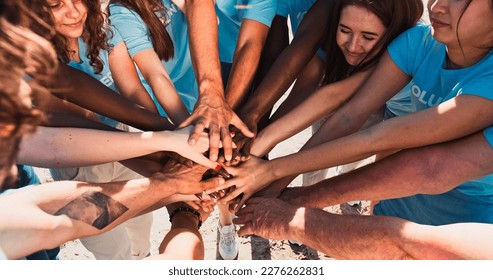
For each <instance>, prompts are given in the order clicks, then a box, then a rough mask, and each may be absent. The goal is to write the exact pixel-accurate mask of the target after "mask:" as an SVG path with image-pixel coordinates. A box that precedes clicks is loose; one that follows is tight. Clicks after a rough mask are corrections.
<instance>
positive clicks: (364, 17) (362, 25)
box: [336, 5, 386, 66]
mask: <svg viewBox="0 0 493 280" xmlns="http://www.w3.org/2000/svg"><path fill="white" fill-rule="evenodd" d="M385 30H386V28H385V26H384V25H383V23H382V21H381V20H380V19H379V18H378V17H377V16H376V15H375V14H373V13H372V12H370V11H369V10H367V9H366V8H363V7H360V6H356V5H349V6H346V7H344V8H343V9H342V11H341V18H340V20H339V27H338V29H337V37H336V40H337V45H338V46H339V48H340V49H341V51H342V53H343V54H344V57H345V58H346V61H347V63H348V64H350V65H353V66H356V65H359V64H361V63H362V62H364V61H366V60H368V59H371V57H367V55H368V53H369V52H370V51H371V50H372V49H373V47H374V46H375V45H376V44H377V42H378V40H380V38H381V37H382V35H383V34H384V32H385Z"/></svg>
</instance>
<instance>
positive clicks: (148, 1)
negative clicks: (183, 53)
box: [110, 0, 175, 61]
mask: <svg viewBox="0 0 493 280" xmlns="http://www.w3.org/2000/svg"><path fill="white" fill-rule="evenodd" d="M110 3H119V4H121V5H122V6H124V7H127V8H129V9H131V10H134V11H135V12H136V13H137V14H139V16H140V17H141V18H142V20H143V21H144V23H145V24H146V25H147V28H149V32H150V33H151V34H150V35H151V39H152V45H153V47H154V51H155V52H156V53H157V55H158V56H159V59H161V60H165V61H167V60H169V59H171V58H173V56H174V55H175V49H174V46H173V40H171V36H170V35H169V33H168V31H167V30H166V25H167V23H166V22H167V21H166V18H167V11H166V8H165V7H164V6H163V4H162V2H161V1H160V0H111V1H110ZM156 13H159V14H160V16H161V17H162V21H161V19H160V18H159V17H158V16H157V15H156Z"/></svg>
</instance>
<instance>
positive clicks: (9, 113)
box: [0, 0, 58, 191]
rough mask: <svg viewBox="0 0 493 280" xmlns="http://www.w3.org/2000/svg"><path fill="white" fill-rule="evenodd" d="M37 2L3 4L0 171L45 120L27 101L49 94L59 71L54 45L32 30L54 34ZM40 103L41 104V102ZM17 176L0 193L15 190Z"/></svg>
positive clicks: (0, 8) (5, 0)
mask: <svg viewBox="0 0 493 280" xmlns="http://www.w3.org/2000/svg"><path fill="white" fill-rule="evenodd" d="M42 8H43V7H42V6H41V5H40V4H39V1H37V0H25V1H21V0H2V1H1V2H0V65H1V67H2V70H1V71H0V85H1V86H0V128H1V129H0V169H2V171H3V170H5V169H6V168H9V167H10V166H13V164H14V163H15V159H16V157H17V153H18V150H19V143H20V139H21V137H22V136H23V135H24V134H25V133H29V132H32V131H34V129H35V128H36V127H37V125H38V124H39V123H40V122H41V121H42V120H43V114H42V112H41V110H40V108H39V106H38V107H36V108H34V107H33V106H32V105H31V104H29V103H26V102H24V101H25V99H26V98H31V99H38V100H39V99H41V98H40V95H43V94H49V92H48V90H47V89H46V88H45V86H44V85H46V84H47V83H49V82H50V80H51V79H50V77H51V75H52V74H53V73H54V72H55V71H56V69H57V65H58V64H57V59H56V54H55V51H54V50H53V47H52V45H51V44H50V43H49V42H48V41H47V40H46V39H45V38H43V37H41V36H40V35H38V34H36V33H34V32H33V31H32V30H37V31H38V32H40V33H41V34H44V35H48V34H53V32H52V30H51V29H50V26H49V25H47V24H46V23H44V22H43V21H42V20H41V19H40V18H39V17H38V16H37V15H35V14H33V13H32V10H38V11H40V10H42ZM23 80H29V87H30V88H31V92H30V96H24V95H22V94H23V93H22V94H21V91H20V86H21V82H22V81H23ZM37 104H38V103H37ZM14 181H15V178H13V177H9V176H7V177H5V178H0V191H1V190H2V189H3V187H4V186H7V187H11V186H12V182H14Z"/></svg>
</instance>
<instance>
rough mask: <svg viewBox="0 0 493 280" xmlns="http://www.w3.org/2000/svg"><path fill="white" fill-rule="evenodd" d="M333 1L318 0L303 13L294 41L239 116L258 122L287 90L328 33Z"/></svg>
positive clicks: (279, 57) (281, 55) (271, 68)
mask: <svg viewBox="0 0 493 280" xmlns="http://www.w3.org/2000/svg"><path fill="white" fill-rule="evenodd" d="M333 6H334V2H333V1H317V2H316V3H315V4H314V5H313V6H312V8H310V10H309V11H308V12H307V14H306V15H305V16H304V19H303V21H302V22H301V24H300V27H299V28H298V31H297V33H296V34H295V36H294V38H293V41H292V42H291V44H290V45H289V46H287V47H286V48H285V49H284V50H283V52H282V53H281V54H280V55H279V56H278V58H277V59H276V61H275V62H274V64H273V65H272V66H271V67H270V68H269V72H268V73H267V74H266V75H265V77H264V78H263V79H262V83H260V85H259V86H258V87H257V88H256V90H255V92H254V94H253V96H252V97H251V98H250V99H249V101H248V103H247V104H246V105H245V106H243V108H242V110H241V113H240V115H242V116H248V115H250V116H251V117H252V118H253V119H254V120H255V121H257V122H258V120H260V118H261V117H262V116H264V115H265V114H267V113H268V111H269V110H270V109H271V108H272V107H273V106H274V104H275V103H276V102H277V100H279V98H280V97H281V96H282V95H283V94H284V93H285V92H286V91H287V90H288V89H289V87H290V86H291V84H292V83H293V82H294V81H295V79H296V78H297V76H298V74H299V73H300V72H301V71H302V70H303V68H304V67H305V66H306V65H307V64H308V62H309V61H310V59H312V58H313V56H314V55H315V54H316V52H317V50H318V49H319V48H320V47H321V46H322V45H323V43H324V42H325V40H326V36H327V34H328V24H327V21H320V19H321V18H326V17H327V16H328V14H330V10H331V9H332V8H333Z"/></svg>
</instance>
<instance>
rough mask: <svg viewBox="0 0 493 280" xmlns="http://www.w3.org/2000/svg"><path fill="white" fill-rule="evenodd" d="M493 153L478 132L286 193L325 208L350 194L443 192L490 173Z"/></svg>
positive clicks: (382, 195)
mask: <svg viewBox="0 0 493 280" xmlns="http://www.w3.org/2000/svg"><path fill="white" fill-rule="evenodd" d="M492 156H493V149H491V147H490V146H489V144H488V143H487V141H486V139H485V138H484V136H483V134H482V133H480V132H479V133H476V134H474V135H471V136H468V137H465V138H461V139H458V140H455V141H452V142H447V143H442V144H437V145H432V146H426V147H420V148H415V149H409V150H405V151H401V152H399V153H397V154H395V155H392V156H390V157H388V158H385V159H383V160H381V161H378V162H375V163H373V164H371V165H369V166H365V167H362V168H359V169H357V170H354V171H353V172H351V173H348V174H344V175H340V176H337V177H334V178H330V179H327V180H324V181H321V182H319V183H317V184H315V185H312V186H307V187H303V188H289V189H286V190H285V191H284V192H283V194H282V195H281V198H282V199H283V200H286V201H288V202H290V203H294V204H298V205H303V206H306V207H317V208H323V207H326V206H328V205H335V204H340V203H344V202H347V201H351V200H360V199H361V200H382V199H392V198H398V197H405V196H410V195H415V194H418V193H422V194H440V193H444V192H446V191H449V190H451V189H453V188H455V187H456V186H458V185H459V184H461V183H463V182H466V181H469V180H472V179H475V178H480V177H483V176H486V175H488V174H491V173H492V172H493V164H492V163H491V160H490V159H491V157H492ZM444 159H446V160H444ZM389 170H392V172H388V171H389ZM382 174H385V176H382ZM395 186H399V187H398V188H396V187H395Z"/></svg>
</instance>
